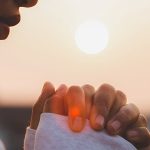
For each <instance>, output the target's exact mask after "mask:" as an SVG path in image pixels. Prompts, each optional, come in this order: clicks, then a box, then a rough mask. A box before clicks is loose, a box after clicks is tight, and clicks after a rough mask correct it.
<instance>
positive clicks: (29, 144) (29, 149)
mask: <svg viewBox="0 0 150 150" xmlns="http://www.w3.org/2000/svg"><path fill="white" fill-rule="evenodd" d="M35 133H36V130H33V129H31V128H29V127H28V128H27V130H26V135H25V139H24V150H34V142H35Z"/></svg>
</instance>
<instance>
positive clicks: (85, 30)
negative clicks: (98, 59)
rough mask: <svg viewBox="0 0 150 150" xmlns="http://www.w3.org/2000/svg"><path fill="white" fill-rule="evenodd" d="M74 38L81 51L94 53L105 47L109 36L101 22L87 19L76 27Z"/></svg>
mask: <svg viewBox="0 0 150 150" xmlns="http://www.w3.org/2000/svg"><path fill="white" fill-rule="evenodd" d="M75 40H76V44H77V46H78V47H79V48H80V49H81V51H83V52H85V53H88V54H96V53H99V52H101V51H102V50H104V49H105V48H106V46H107V44H108V40H109V36H108V31H107V29H106V27H105V25H104V24H103V23H101V22H99V21H88V22H85V23H83V24H81V25H80V26H79V27H78V29H77V31H76V33H75Z"/></svg>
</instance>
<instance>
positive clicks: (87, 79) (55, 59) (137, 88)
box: [0, 0, 150, 110]
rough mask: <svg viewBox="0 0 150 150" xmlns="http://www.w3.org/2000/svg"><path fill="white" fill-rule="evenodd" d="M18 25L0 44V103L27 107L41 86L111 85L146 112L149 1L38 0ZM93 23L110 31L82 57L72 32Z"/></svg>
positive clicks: (149, 80)
mask: <svg viewBox="0 0 150 150" xmlns="http://www.w3.org/2000/svg"><path fill="white" fill-rule="evenodd" d="M21 12H22V21H21V23H20V24H19V25H18V26H16V27H14V28H13V29H12V30H11V35H10V37H9V38H8V39H7V40H6V41H0V103H1V104H2V105H7V104H11V105H16V103H17V104H18V105H24V104H32V103H33V102H34V101H35V100H36V99H37V97H38V95H39V94H40V90H41V88H42V84H43V83H44V81H47V80H48V81H51V82H52V83H54V85H56V87H57V86H58V85H59V84H61V83H66V84H68V85H71V84H78V85H83V84H85V83H89V84H92V85H94V86H95V87H98V86H99V85H101V84H102V83H110V84H112V85H113V86H114V87H115V88H116V89H120V90H122V91H124V92H125V93H126V95H127V97H128V101H129V102H134V103H136V104H137V105H138V106H139V107H140V108H141V109H145V110H148V109H149V107H150V0H132V1H131V0H105V1H104V0H39V3H38V5H37V6H36V7H34V8H31V9H21ZM87 20H98V21H101V22H102V23H104V24H105V26H106V27H107V29H108V31H109V36H110V37H109V44H108V46H107V48H106V49H105V50H104V51H103V52H101V53H99V54H96V55H87V54H84V53H83V52H81V51H80V49H78V48H77V46H76V43H75V38H74V36H75V31H76V29H77V27H78V26H79V25H80V24H81V23H83V22H85V21H87Z"/></svg>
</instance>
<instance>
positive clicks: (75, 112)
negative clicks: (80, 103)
mask: <svg viewBox="0 0 150 150" xmlns="http://www.w3.org/2000/svg"><path fill="white" fill-rule="evenodd" d="M70 115H71V116H72V117H73V118H75V117H78V116H79V115H80V112H79V109H78V108H77V107H74V108H71V110H70Z"/></svg>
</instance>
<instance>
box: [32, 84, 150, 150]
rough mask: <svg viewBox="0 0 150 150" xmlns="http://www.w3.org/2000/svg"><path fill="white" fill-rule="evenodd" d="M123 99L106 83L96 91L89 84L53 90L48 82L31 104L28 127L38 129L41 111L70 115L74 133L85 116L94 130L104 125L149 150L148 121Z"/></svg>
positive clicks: (100, 128) (113, 133) (122, 95)
mask: <svg viewBox="0 0 150 150" xmlns="http://www.w3.org/2000/svg"><path fill="white" fill-rule="evenodd" d="M45 89H49V90H45ZM47 92H49V94H46V93H47ZM43 93H45V94H43ZM126 101H127V100H126V96H125V94H124V93H123V92H121V91H117V90H115V89H114V87H112V86H111V85H109V84H103V85H101V86H100V87H99V88H98V90H96V91H95V89H94V87H92V86H91V85H84V86H83V87H79V86H71V87H69V88H68V87H67V86H66V85H61V86H60V87H59V88H58V89H57V90H56V91H55V90H54V86H53V85H52V84H51V83H49V82H47V83H46V84H45V85H44V87H43V90H42V93H41V96H40V97H39V99H38V101H37V102H36V104H35V105H34V106H33V112H32V117H31V123H30V127H31V128H32V129H35V130H36V129H37V127H38V123H39V118H40V114H41V113H42V112H46V113H56V114H60V115H67V116H69V117H68V125H69V127H70V128H71V130H73V131H75V132H80V131H82V129H83V128H84V126H85V119H86V118H87V119H89V121H90V124H91V128H93V129H94V130H96V131H101V130H103V129H104V128H105V130H106V131H107V132H108V134H110V135H120V136H122V137H123V138H126V139H127V140H128V141H130V142H131V143H132V144H133V145H135V147H137V148H138V149H141V150H149V148H150V132H149V131H148V129H147V121H146V119H145V117H144V116H143V115H141V114H140V113H139V110H138V108H137V107H136V106H135V105H134V104H126ZM41 103H42V104H41ZM83 111H84V112H83ZM97 116H98V117H97ZM99 116H100V117H99ZM76 118H77V123H76ZM95 118H98V119H95ZM74 120H75V121H74Z"/></svg>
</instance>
